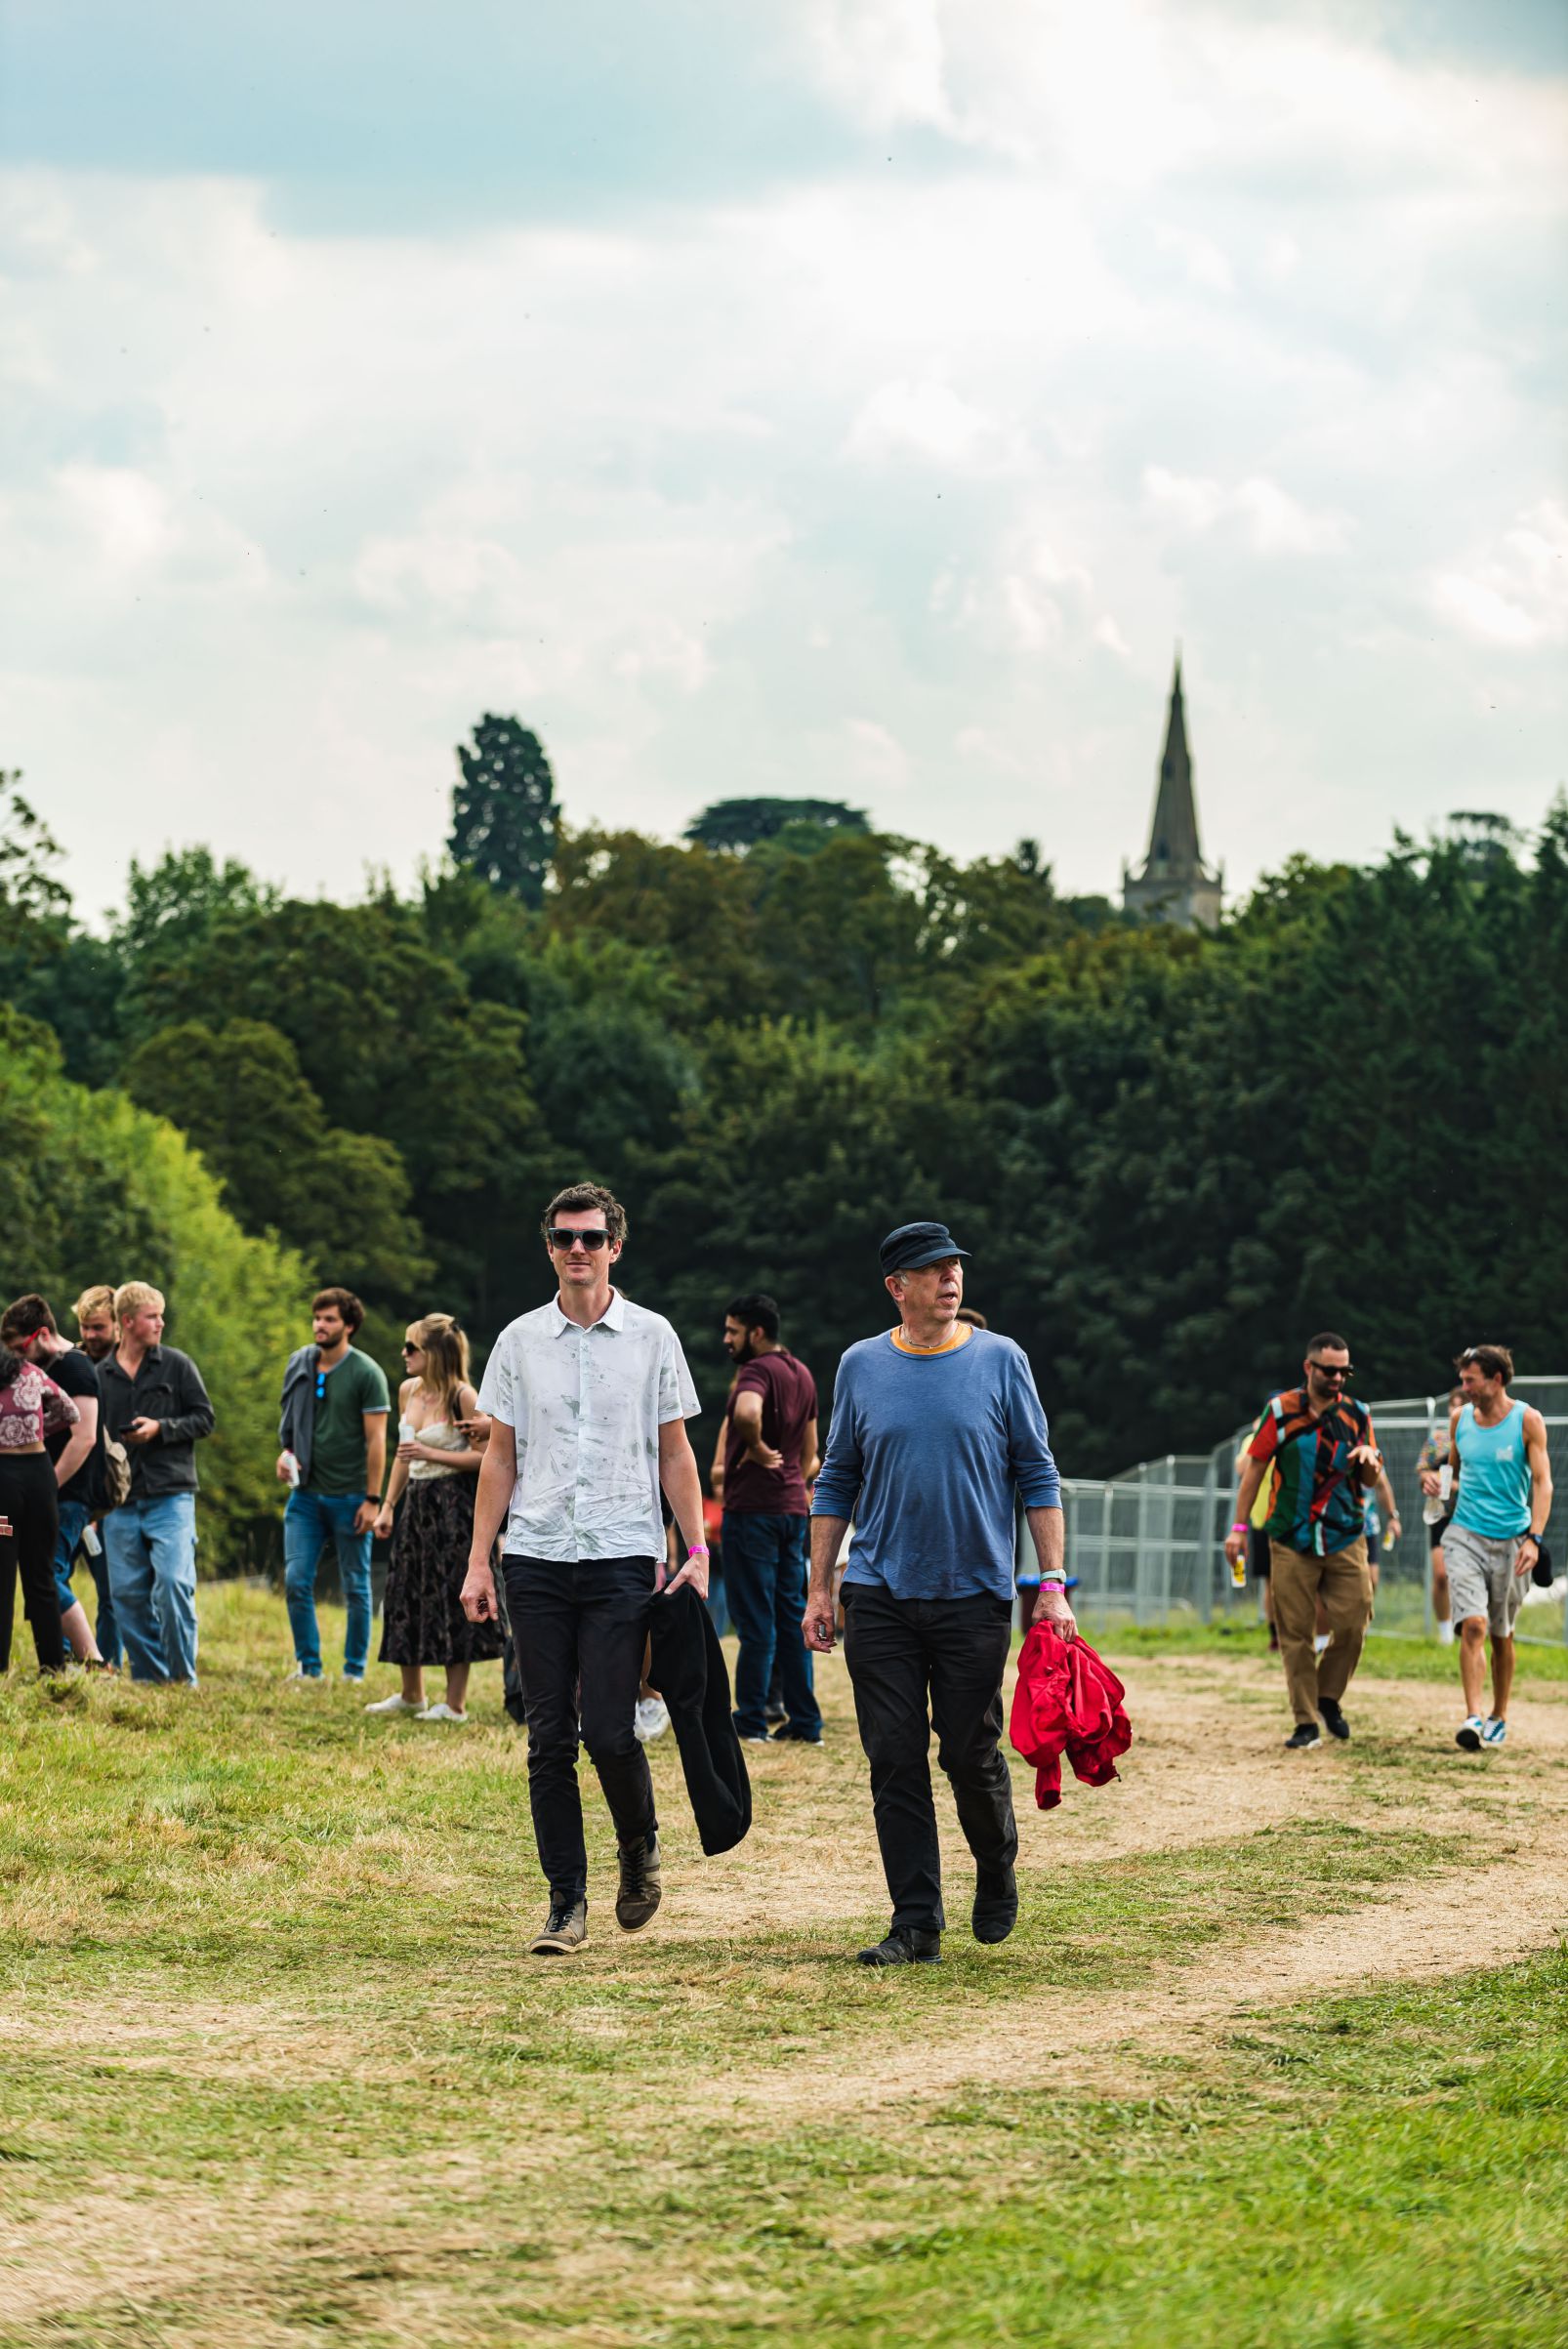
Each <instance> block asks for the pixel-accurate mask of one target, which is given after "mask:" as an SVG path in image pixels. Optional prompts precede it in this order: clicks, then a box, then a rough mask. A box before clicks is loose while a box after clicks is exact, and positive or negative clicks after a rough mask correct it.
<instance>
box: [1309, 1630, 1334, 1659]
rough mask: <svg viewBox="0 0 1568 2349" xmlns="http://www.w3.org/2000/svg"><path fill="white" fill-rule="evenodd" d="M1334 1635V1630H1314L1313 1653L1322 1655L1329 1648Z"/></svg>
mask: <svg viewBox="0 0 1568 2349" xmlns="http://www.w3.org/2000/svg"><path fill="white" fill-rule="evenodd" d="M1333 1637H1334V1633H1333V1632H1332V1631H1314V1632H1313V1634H1312V1653H1313V1655H1314V1656H1321V1655H1322V1654H1323V1653H1324V1652H1325V1650H1326V1649H1327V1647H1328V1644H1329V1642H1330V1640H1331V1639H1332V1638H1333Z"/></svg>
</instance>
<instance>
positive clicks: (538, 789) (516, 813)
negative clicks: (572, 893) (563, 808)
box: [447, 712, 557, 906]
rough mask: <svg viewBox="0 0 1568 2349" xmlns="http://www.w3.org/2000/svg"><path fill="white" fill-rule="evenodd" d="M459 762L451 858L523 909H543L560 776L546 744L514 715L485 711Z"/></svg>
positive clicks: (454, 799) (454, 789) (453, 802)
mask: <svg viewBox="0 0 1568 2349" xmlns="http://www.w3.org/2000/svg"><path fill="white" fill-rule="evenodd" d="M457 762H458V769H459V777H458V781H457V782H456V783H455V784H454V785H453V787H452V831H451V837H450V838H449V840H448V842H447V846H448V848H449V849H450V851H451V854H452V861H453V862H454V864H458V865H462V866H464V867H465V868H466V869H467V870H468V871H470V872H473V873H477V874H478V875H479V877H480V879H481V880H483V881H487V882H488V883H489V884H490V886H491V887H492V888H497V889H505V890H507V891H508V892H509V893H510V894H511V895H513V896H515V897H520V898H521V900H522V902H523V904H524V905H531V906H537V905H539V904H540V903H541V902H542V901H543V898H544V893H545V875H546V873H547V872H548V871H549V869H550V857H551V850H552V848H553V846H554V845H555V838H556V821H557V807H556V779H555V776H554V775H553V774H552V772H551V768H550V761H549V759H548V758H547V757H546V755H545V748H544V745H543V743H541V741H540V739H539V737H538V735H537V734H534V733H531V732H530V731H529V729H528V728H527V727H526V726H524V725H522V724H519V722H518V721H517V720H516V718H495V717H492V716H491V715H490V714H489V713H488V712H486V714H485V716H484V717H483V718H481V719H480V721H479V722H478V724H477V725H476V726H475V729H474V748H473V749H472V750H470V749H468V748H467V747H466V746H465V745H461V744H460V745H459V748H458V754H457Z"/></svg>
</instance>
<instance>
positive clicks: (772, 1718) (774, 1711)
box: [763, 1697, 789, 1728]
mask: <svg viewBox="0 0 1568 2349" xmlns="http://www.w3.org/2000/svg"><path fill="white" fill-rule="evenodd" d="M788 1718H789V1715H788V1713H787V1712H786V1711H785V1710H784V1708H783V1706H782V1705H775V1704H774V1702H773V1700H772V1698H771V1697H770V1698H769V1699H768V1701H767V1704H766V1707H765V1708H764V1710H763V1720H764V1721H766V1722H767V1724H768V1726H769V1728H771V1727H772V1726H773V1724H774V1723H775V1722H777V1721H784V1720H788Z"/></svg>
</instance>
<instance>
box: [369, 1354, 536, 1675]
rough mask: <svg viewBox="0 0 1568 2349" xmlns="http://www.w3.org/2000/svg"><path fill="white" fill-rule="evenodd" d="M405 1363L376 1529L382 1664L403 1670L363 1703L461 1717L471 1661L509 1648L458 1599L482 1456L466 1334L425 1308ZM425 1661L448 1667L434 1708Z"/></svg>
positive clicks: (500, 1633)
mask: <svg viewBox="0 0 1568 2349" xmlns="http://www.w3.org/2000/svg"><path fill="white" fill-rule="evenodd" d="M403 1361H404V1363H405V1365H406V1366H407V1369H408V1374H409V1375H408V1377H407V1378H406V1379H405V1380H404V1381H403V1382H402V1385H401V1386H400V1387H399V1388H398V1390H397V1411H398V1434H399V1438H400V1440H399V1442H398V1446H397V1452H396V1456H395V1458H394V1459H393V1462H392V1477H391V1481H390V1482H389V1484H388V1487H387V1498H386V1500H385V1501H384V1502H383V1503H382V1505H381V1512H380V1514H379V1516H378V1517H377V1519H376V1532H377V1534H378V1535H379V1536H380V1537H381V1539H382V1540H383V1541H385V1540H386V1539H387V1537H388V1535H389V1534H391V1535H392V1564H391V1568H390V1570H389V1572H388V1576H387V1596H386V1601H385V1604H384V1606H383V1609H382V1638H381V1661H382V1663H383V1664H395V1665H397V1666H398V1667H399V1668H400V1669H401V1671H402V1675H403V1685H402V1689H401V1692H400V1693H399V1694H398V1695H397V1696H395V1697H383V1698H382V1700H381V1702H380V1703H379V1704H377V1705H367V1706H366V1707H365V1710H366V1711H367V1712H383V1713H397V1712H412V1713H417V1714H418V1715H419V1718H420V1719H421V1720H422V1721H464V1720H467V1718H468V1712H467V1710H466V1699H467V1697H468V1691H469V1671H470V1668H471V1667H472V1666H474V1665H475V1664H485V1663H491V1662H495V1661H498V1660H499V1659H500V1658H501V1657H502V1656H503V1655H504V1654H505V1653H506V1632H505V1629H504V1628H503V1627H502V1626H501V1625H500V1624H499V1623H495V1622H486V1623H470V1621H469V1619H468V1617H467V1616H466V1615H465V1614H464V1612H463V1609H462V1608H461V1606H460V1605H459V1604H458V1595H457V1594H458V1591H459V1590H460V1589H461V1587H462V1585H463V1578H464V1575H465V1574H466V1572H467V1571H468V1559H469V1547H470V1545H471V1543H472V1542H473V1539H474V1495H475V1478H476V1476H477V1474H478V1468H479V1463H480V1461H481V1460H482V1459H483V1458H484V1453H483V1449H482V1447H475V1445H474V1444H473V1443H472V1442H471V1440H470V1438H469V1436H468V1435H467V1434H465V1432H464V1429H463V1426H462V1423H461V1422H464V1421H465V1420H472V1419H473V1417H474V1415H475V1410H476V1409H477V1405H478V1397H477V1395H476V1394H475V1391H474V1388H473V1386H472V1385H471V1384H470V1382H469V1341H468V1339H467V1338H465V1336H464V1335H463V1332H462V1331H461V1330H460V1329H459V1328H458V1326H457V1323H456V1322H455V1321H454V1320H453V1319H452V1316H451V1315H450V1313H427V1314H426V1315H425V1318H424V1319H423V1320H422V1321H416V1322H411V1323H410V1324H409V1329H408V1336H407V1338H406V1339H404V1341H403ZM399 1502H401V1503H402V1507H401V1510H400V1511H398V1509H397V1504H398V1503H399ZM394 1511H397V1519H396V1524H397V1530H396V1532H395V1533H393V1532H392V1518H393V1512H394ZM428 1665H431V1666H433V1665H439V1666H441V1667H442V1668H443V1669H444V1670H445V1673H446V1694H445V1697H444V1698H443V1699H441V1700H440V1701H439V1702H438V1703H436V1704H434V1705H427V1704H426V1702H425V1668H426V1667H427V1666H428Z"/></svg>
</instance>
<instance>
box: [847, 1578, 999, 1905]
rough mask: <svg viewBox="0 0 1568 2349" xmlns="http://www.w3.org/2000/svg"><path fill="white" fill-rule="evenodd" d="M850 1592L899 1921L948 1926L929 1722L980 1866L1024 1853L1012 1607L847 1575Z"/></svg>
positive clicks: (860, 1716)
mask: <svg viewBox="0 0 1568 2349" xmlns="http://www.w3.org/2000/svg"><path fill="white" fill-rule="evenodd" d="M844 1600H845V1608H844V1657H845V1662H846V1665H847V1666H848V1668H849V1680H850V1685H851V1686H852V1688H853V1690H854V1710H855V1719H856V1721H857V1722H858V1724H859V1728H860V1743H861V1745H862V1746H863V1747H864V1748H865V1751H866V1759H867V1760H868V1761H869V1762H870V1764H871V1800H872V1806H873V1809H874V1811H875V1813H876V1820H877V1841H878V1843H879V1844H880V1845H881V1847H882V1866H883V1873H884V1875H886V1876H887V1890H888V1892H889V1893H890V1894H891V1896H892V1904H893V1917H892V1920H893V1923H894V1924H895V1925H896V1926H900V1927H902V1928H904V1929H906V1930H910V1931H915V1932H937V1933H939V1932H940V1931H941V1930H942V1928H943V1926H944V1924H945V1923H946V1921H947V1920H946V1918H945V1916H944V1915H943V1912H942V1862H941V1852H940V1847H939V1845H938V1843H937V1839H936V1809H935V1805H934V1803H933V1802H932V1800H931V1771H930V1759H929V1752H930V1733H931V1730H932V1728H934V1729H935V1731H936V1758H937V1760H938V1761H939V1762H940V1763H941V1765H942V1768H943V1770H944V1771H945V1772H946V1774H947V1779H948V1783H949V1785H950V1786H951V1787H952V1790H953V1800H954V1802H955V1804H956V1805H957V1808H958V1823H959V1825H960V1827H961V1828H962V1829H963V1830H964V1835H965V1840H966V1841H967V1842H968V1844H969V1847H970V1851H971V1852H972V1853H973V1854H974V1857H975V1859H976V1861H977V1862H978V1864H979V1866H980V1867H981V1868H984V1869H1002V1868H1010V1867H1011V1865H1012V1862H1013V1860H1014V1859H1015V1858H1016V1857H1017V1851H1018V1830H1017V1826H1016V1823H1015V1821H1014V1819H1013V1816H1012V1781H1011V1778H1010V1777H1009V1774H1008V1765H1007V1760H1006V1758H1005V1756H1004V1754H1003V1752H1002V1674H1003V1671H1004V1670H1005V1669H1006V1667H1007V1661H1008V1649H1009V1647H1010V1645H1011V1637H1012V1609H1011V1606H1010V1605H1009V1604H1008V1602H1007V1600H1006V1599H1001V1598H989V1597H987V1596H985V1595H984V1594H983V1593H981V1594H980V1595H978V1596H976V1597H973V1598H894V1597H893V1596H892V1595H891V1593H890V1592H889V1591H887V1590H885V1589H883V1588H882V1587H881V1586H880V1585H877V1584H871V1583H846V1585H845V1587H844ZM928 1707H929V1713H928Z"/></svg>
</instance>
